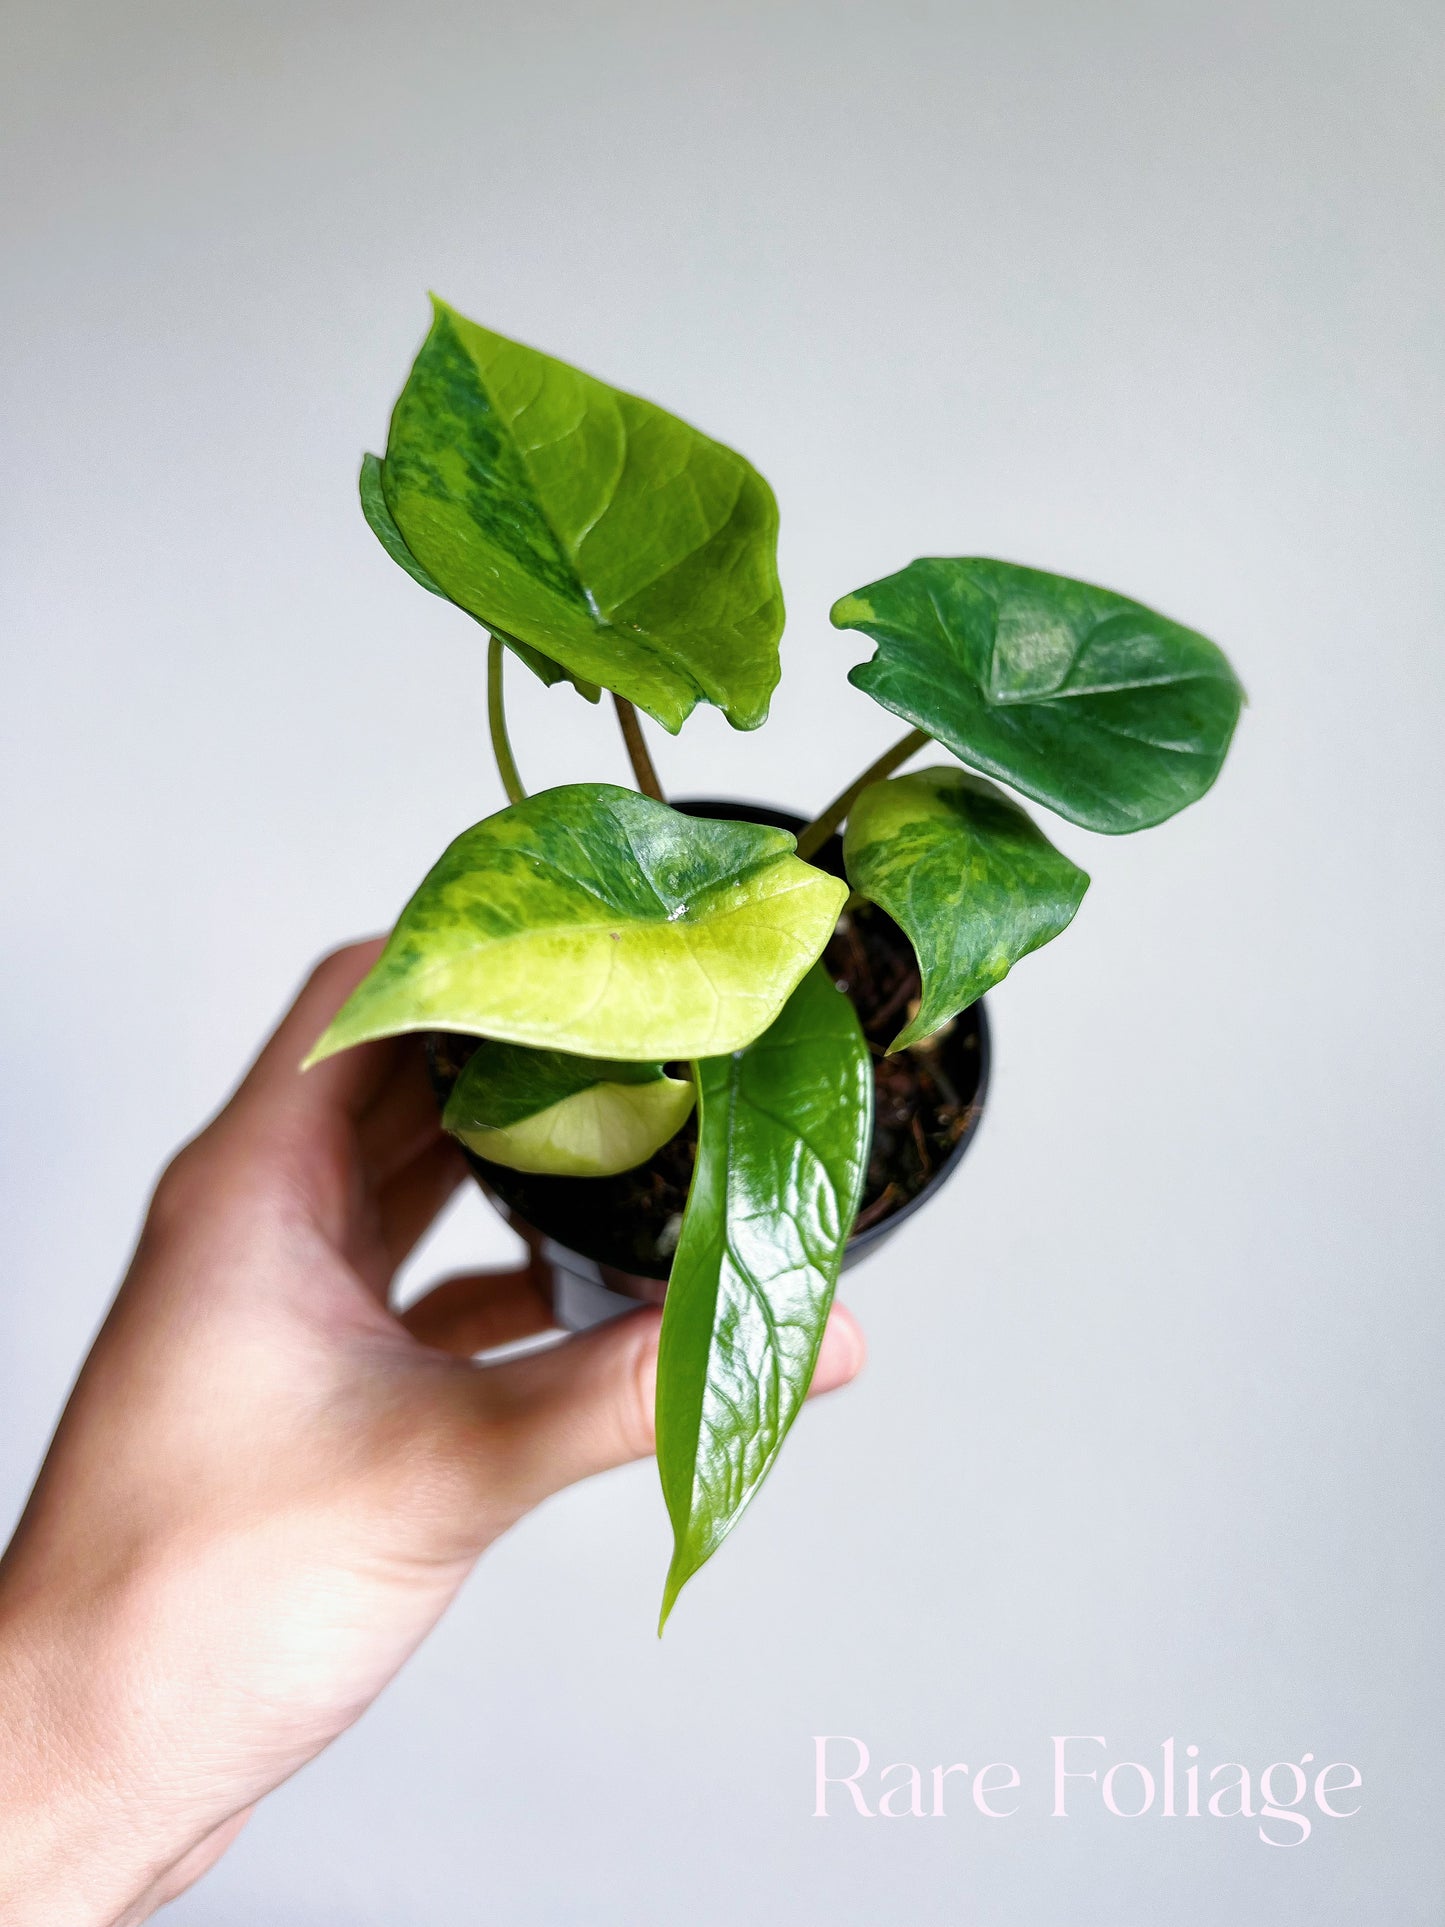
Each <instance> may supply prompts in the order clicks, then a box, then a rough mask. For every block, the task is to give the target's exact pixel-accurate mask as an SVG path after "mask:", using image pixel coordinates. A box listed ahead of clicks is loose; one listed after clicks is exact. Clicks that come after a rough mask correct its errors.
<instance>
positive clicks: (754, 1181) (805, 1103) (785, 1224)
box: [657, 966, 873, 1620]
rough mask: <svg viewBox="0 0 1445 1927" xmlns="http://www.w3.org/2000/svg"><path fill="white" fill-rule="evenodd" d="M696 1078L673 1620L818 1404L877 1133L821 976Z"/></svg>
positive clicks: (663, 1408) (837, 1005)
mask: <svg viewBox="0 0 1445 1927" xmlns="http://www.w3.org/2000/svg"><path fill="white" fill-rule="evenodd" d="M695 1074H696V1077H697V1086H698V1148H697V1167H696V1172H695V1175H694V1177H693V1181H692V1189H691V1191H690V1192H689V1194H688V1201H687V1210H686V1212H685V1214H684V1217H683V1224H682V1235H681V1238H680V1240H679V1242H678V1247H677V1254H676V1256H675V1257H674V1259H673V1263H672V1275H671V1279H670V1281H669V1284H668V1288H667V1299H666V1303H665V1306H664V1310H663V1318H662V1340H661V1349H660V1352H659V1356H658V1372H657V1460H658V1468H659V1471H660V1472H661V1475H662V1489H663V1494H664V1496H665V1498H666V1500H667V1509H668V1513H669V1515H670V1517H671V1519H672V1528H673V1539H674V1551H673V1558H672V1565H671V1568H670V1569H669V1571H668V1575H667V1585H666V1589H665V1592H664V1595H663V1605H662V1617H663V1619H664V1620H666V1618H667V1615H668V1613H669V1612H670V1611H671V1610H672V1606H673V1603H674V1601H675V1600H676V1598H677V1595H678V1593H679V1592H680V1591H681V1590H682V1588H683V1586H684V1585H686V1583H687V1581H688V1580H689V1579H690V1578H691V1577H692V1575H693V1574H694V1573H695V1572H696V1571H697V1570H698V1568H699V1567H700V1566H701V1565H702V1564H703V1563H704V1561H706V1560H707V1559H709V1558H710V1557H711V1556H712V1554H713V1553H714V1552H715V1551H716V1550H717V1548H718V1546H719V1545H720V1544H721V1543H722V1541H723V1539H724V1538H725V1537H726V1535H727V1533H728V1532H729V1531H730V1530H731V1529H732V1527H733V1526H734V1525H735V1524H736V1522H737V1519H738V1517H739V1515H740V1514H741V1512H742V1510H743V1508H744V1507H745V1506H746V1505H747V1503H748V1501H749V1500H750V1499H751V1498H752V1496H753V1494H754V1493H755V1492H756V1491H757V1489H758V1487H759V1486H760V1485H761V1484H762V1482H763V1480H764V1478H765V1477H766V1476H767V1473H768V1471H769V1468H770V1467H771V1466H772V1463H773V1460H774V1459H775V1458H776V1457H777V1455H778V1448H779V1447H780V1446H781V1444H782V1442H783V1439H784V1437H785V1436H786V1434H787V1430H788V1427H789V1426H790V1425H791V1424H792V1422H793V1419H794V1417H795V1416H796V1414H797V1411H798V1408H799V1406H800V1405H801V1404H802V1401H803V1398H804V1396H805V1394H806V1393H807V1390H808V1385H809V1382H810V1381H811V1379H812V1376H813V1367H814V1366H815V1364H816V1363H817V1359H818V1346H819V1344H820V1343H821V1342H822V1337H823V1327H824V1325H825V1324H826V1323H827V1320H828V1308H829V1306H830V1305H831V1303H832V1300H833V1288H834V1286H835V1284H836V1283H837V1279H838V1269H839V1266H840V1265H841V1264H842V1261H843V1248H844V1246H845V1245H846V1244H847V1242H848V1235H849V1233H850V1231H851V1230H852V1228H853V1219H854V1217H855V1216H856V1214H857V1210H858V1199H859V1196H860V1194H861V1191H862V1186H863V1176H864V1171H865V1169H866V1166H867V1160H868V1146H869V1141H870V1139H871V1137H872V1128H873V1072H872V1065H871V1061H870V1059H869V1055H868V1047H867V1045H866V1043H865V1042H864V1040H863V1033H862V1031H861V1029H860V1028H859V1024H858V1018H857V1015H856V1013H855V1011H854V1009H853V1006H852V1005H851V1004H850V1003H849V1002H848V1000H847V998H846V997H844V996H843V994H842V993H841V992H840V991H839V990H837V989H836V988H835V986H834V985H833V983H832V981H831V979H830V978H829V977H828V975H827V972H826V971H825V970H824V969H823V968H822V967H821V966H819V967H817V968H815V969H813V970H811V971H810V972H809V973H808V975H807V976H806V977H805V978H804V979H803V981H802V983H801V984H799V986H798V988H797V989H796V990H795V991H794V992H793V995H792V997H791V998H790V999H789V1001H788V1004H787V1006H786V1008H785V1009H784V1010H783V1013H782V1015H781V1016H780V1017H778V1019H777V1020H776V1022H775V1023H774V1024H773V1025H772V1027H771V1028H770V1029H769V1030H768V1031H766V1032H765V1033H764V1035H763V1036H761V1037H759V1038H758V1039H757V1041H756V1042H755V1043H753V1044H750V1045H748V1047H747V1048H746V1049H745V1050H740V1051H736V1052H734V1053H733V1054H732V1055H731V1056H728V1057H714V1058H711V1059H708V1060H706V1061H704V1062H702V1063H699V1064H698V1065H697V1066H696V1067H695Z"/></svg>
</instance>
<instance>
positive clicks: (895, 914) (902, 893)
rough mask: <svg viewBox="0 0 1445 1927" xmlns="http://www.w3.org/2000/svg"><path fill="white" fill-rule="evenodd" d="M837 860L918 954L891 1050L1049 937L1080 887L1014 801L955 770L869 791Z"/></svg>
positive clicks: (951, 1012)
mask: <svg viewBox="0 0 1445 1927" xmlns="http://www.w3.org/2000/svg"><path fill="white" fill-rule="evenodd" d="M843 861H844V864H845V866H846V868H847V871H848V881H849V882H850V883H851V884H852V885H853V888H854V889H855V890H857V891H858V892H859V893H860V895H862V896H865V897H867V898H868V899H869V901H870V902H873V903H876V904H877V905H878V906H879V907H880V908H881V909H883V910H886V911H887V912H888V914H889V916H890V917H892V918H893V920H894V922H895V923H897V924H901V925H902V927H903V929H904V930H905V931H906V932H907V933H908V936H909V938H910V940H911V941H912V944H913V948H914V950H915V951H916V952H917V955H918V964H919V969H920V971H921V972H922V976H923V994H922V998H921V1000H920V1003H919V1007H918V1011H917V1013H916V1015H915V1016H914V1017H912V1018H911V1019H910V1021H909V1022H908V1024H907V1025H906V1026H905V1028H904V1029H903V1030H902V1031H900V1033H899V1034H898V1036H897V1037H895V1038H894V1040H893V1044H892V1046H891V1048H892V1049H893V1050H903V1049H904V1048H905V1047H906V1046H907V1045H909V1044H916V1043H917V1042H918V1041H919V1039H920V1038H923V1037H928V1036H931V1035H932V1033H933V1032H934V1031H936V1030H937V1029H938V1027H939V1025H940V1024H943V1023H946V1022H947V1020H948V1019H949V1018H950V1017H953V1016H955V1015H956V1014H957V1013H958V1012H959V1011H960V1010H964V1009H966V1008H967V1006H968V1005H969V1004H971V1003H973V1002H974V1001H975V1000H976V999H977V998H979V997H981V996H982V995H983V993H984V992H985V991H986V990H988V989H990V988H991V987H992V986H993V985H994V984H996V983H998V982H1000V981H1001V979H1002V978H1004V977H1006V976H1007V975H1008V973H1009V970H1010V968H1011V966H1012V965H1014V964H1016V963H1017V962H1018V960H1019V958H1020V957H1026V956H1027V955H1028V953H1029V952H1030V951H1031V950H1037V949H1038V948H1039V946H1040V945H1041V944H1046V943H1048V942H1049V940H1050V938H1052V937H1056V936H1058V934H1059V932H1060V931H1061V930H1063V929H1065V928H1066V927H1067V925H1068V924H1069V923H1070V921H1071V920H1072V918H1073V915H1074V912H1075V911H1076V910H1077V909H1078V907H1079V905H1080V903H1081V902H1082V901H1083V896H1084V892H1085V890H1087V889H1088V887H1089V879H1088V877H1087V876H1086V875H1085V874H1084V872H1083V871H1082V870H1081V869H1079V868H1078V867H1077V865H1075V864H1073V863H1070V861H1069V859H1068V858H1067V857H1066V856H1064V855H1063V854H1062V853H1061V852H1060V851H1058V850H1056V849H1055V848H1054V846H1053V844H1052V843H1050V842H1049V840H1048V838H1047V837H1046V836H1044V835H1043V834H1042V832H1041V831H1040V830H1038V829H1037V828H1036V827H1035V826H1034V824H1033V823H1032V822H1031V821H1030V820H1029V818H1028V817H1027V816H1026V815H1025V814H1024V812H1023V811H1022V810H1021V809H1020V808H1019V807H1018V805H1017V804H1016V803H1014V802H1011V801H1010V799H1009V798H1008V797H1006V796H1005V795H1004V794H1003V793H1002V791H1000V790H997V789H995V788H994V786H993V784H992V783H987V782H985V781H984V780H983V778H982V777H979V776H970V775H969V773H968V772H967V771H966V770H961V769H949V768H939V769H925V770H919V771H917V772H916V773H915V774H913V775H911V776H896V777H894V778H893V780H892V781H891V782H887V783H873V784H870V786H869V787H868V788H867V789H866V790H864V792H863V794H862V795H861V796H860V797H859V798H858V800H857V802H856V803H855V804H854V805H853V808H852V811H851V813H850V815H849V818H848V828H847V832H846V834H845V836H844V839H843Z"/></svg>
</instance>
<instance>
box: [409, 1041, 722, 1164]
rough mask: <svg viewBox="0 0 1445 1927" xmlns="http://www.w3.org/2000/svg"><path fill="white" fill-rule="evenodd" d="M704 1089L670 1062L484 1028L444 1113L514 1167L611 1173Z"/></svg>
mask: <svg viewBox="0 0 1445 1927" xmlns="http://www.w3.org/2000/svg"><path fill="white" fill-rule="evenodd" d="M695 1096H696V1093H695V1091H694V1089H693V1086H692V1083H691V1081H690V1080H689V1079H687V1078H678V1077H669V1076H668V1075H667V1074H666V1072H665V1071H664V1069H663V1067H662V1065H661V1064H627V1063H622V1062H620V1061H618V1060H616V1059H614V1058H606V1057H573V1056H571V1055H570V1054H569V1053H568V1052H566V1051H556V1050H528V1049H527V1047H526V1046H525V1045H524V1044H503V1043H498V1042H497V1041H496V1040H495V1039H493V1038H487V1037H484V1038H483V1039H482V1041H481V1042H480V1043H479V1044H478V1045H477V1048H476V1049H475V1050H474V1051H473V1052H472V1054H471V1056H470V1057H469V1058H468V1059H467V1062H466V1065H465V1067H464V1068H463V1071H462V1074H461V1076H460V1077H459V1078H458V1079H457V1081H456V1083H455V1084H454V1085H453V1087H452V1094H451V1096H450V1098H449V1099H448V1100H447V1107H446V1110H445V1112H444V1113H443V1116H442V1123H443V1124H444V1125H445V1126H446V1128H447V1130H449V1131H450V1132H452V1133H453V1135H454V1136H456V1137H458V1138H460V1139H461V1141H462V1143H463V1144H465V1145H466V1147H467V1149H468V1150H470V1151H475V1153H476V1154H477V1156H478V1157H480V1158H487V1159H488V1160H490V1162H491V1163H493V1164H505V1165H506V1166H508V1168H509V1169H511V1170H513V1171H546V1172H551V1173H553V1174H554V1175H556V1176H558V1177H572V1178H608V1177H613V1176H615V1175H616V1174H617V1173H618V1172H619V1171H631V1170H632V1169H633V1168H634V1167H635V1166H637V1165H639V1164H643V1163H645V1162H646V1160H647V1159H648V1158H650V1157H651V1156H652V1154H653V1152H654V1151H657V1150H660V1149H661V1148H662V1146H663V1145H664V1144H666V1142H667V1140H668V1139H669V1138H670V1137H673V1136H675V1135H676V1133H677V1132H678V1131H680V1130H681V1129H682V1127H683V1125H684V1124H685V1123H686V1122H687V1119H688V1117H689V1116H690V1115H691V1113H692V1107H693V1102H694V1099H695Z"/></svg>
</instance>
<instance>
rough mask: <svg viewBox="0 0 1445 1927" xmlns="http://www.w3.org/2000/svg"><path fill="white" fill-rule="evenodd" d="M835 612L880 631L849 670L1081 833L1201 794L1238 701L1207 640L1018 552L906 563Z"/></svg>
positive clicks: (1170, 809) (878, 696)
mask: <svg viewBox="0 0 1445 1927" xmlns="http://www.w3.org/2000/svg"><path fill="white" fill-rule="evenodd" d="M832 617H833V622H834V624H835V625H836V626H837V627H838V628H840V629H861V630H862V631H863V632H864V634H865V635H868V636H871V637H872V638H873V640H874V641H875V642H876V643H877V644H878V652H877V654H876V655H875V656H874V657H873V658H872V660H871V661H869V662H866V663H861V664H859V666H858V667H857V668H856V669H854V670H852V671H851V672H850V674H849V678H848V680H849V681H850V682H852V683H854V684H856V685H857V687H858V688H859V689H865V690H867V692H868V694H869V695H870V696H872V697H874V699H875V700H876V701H878V702H880V703H882V705H883V707H884V708H885V709H891V710H892V711H893V712H894V713H895V714H896V715H899V716H905V717H907V719H908V720H909V721H910V722H911V723H915V724H917V726H918V727H919V728H920V729H925V730H927V731H928V733H929V735H930V736H935V737H937V739H938V741H939V742H940V743H943V744H944V745H945V746H946V747H947V748H949V749H951V750H952V751H953V753H954V755H955V756H958V757H960V758H961V759H962V760H963V761H964V762H965V763H969V764H971V765H972V766H973V767H974V768H975V769H980V770H983V771H985V772H986V773H987V774H988V775H990V776H996V777H998V778H999V779H1000V780H1001V781H1003V782H1005V783H1009V784H1011V785H1012V786H1013V787H1014V788H1015V789H1017V790H1022V791H1023V793H1024V795H1025V796H1032V797H1036V798H1037V799H1038V801H1039V802H1040V803H1046V804H1047V805H1048V807H1049V808H1050V809H1051V810H1057V811H1058V813H1059V815H1060V816H1066V817H1067V818H1068V819H1069V821H1070V822H1071V823H1081V824H1083V826H1084V827H1085V828H1086V829H1090V830H1104V831H1108V832H1111V833H1119V832H1121V831H1125V830H1142V829H1147V828H1148V827H1149V825H1150V824H1153V823H1162V822H1163V821H1164V819H1165V818H1166V817H1169V816H1173V814H1174V812H1175V811H1176V810H1182V809H1183V808H1184V806H1185V804H1187V803H1193V802H1194V801H1195V800H1196V799H1197V798H1198V797H1200V796H1202V795H1203V794H1204V792H1205V791H1206V790H1207V789H1208V788H1209V786H1210V784H1211V783H1212V782H1213V781H1214V779H1215V777H1216V776H1217V775H1218V774H1219V768H1220V765H1221V764H1222V763H1223V761H1224V755H1225V751H1226V750H1227V749H1228V748H1229V741H1230V737H1231V736H1232V735H1233V733H1234V725H1235V723H1236V721H1237V720H1238V717H1239V709H1240V704H1241V703H1242V701H1243V699H1244V697H1243V691H1242V690H1241V688H1240V686H1239V683H1238V681H1237V680H1236V678H1235V674H1234V671H1233V670H1232V669H1231V668H1230V666H1229V663H1228V661H1227V660H1226V658H1225V656H1224V654H1223V653H1222V651H1221V650H1219V649H1218V648H1216V646H1215V645H1214V644H1213V643H1212V642H1210V641H1208V640H1207V638H1206V637H1204V636H1200V635H1196V634H1195V633H1194V631H1193V630H1192V629H1183V628H1181V627H1180V626H1179V624H1178V623H1177V622H1170V621H1169V620H1168V619H1167V618H1166V617H1164V616H1160V615H1156V614H1155V613H1154V611H1153V610H1152V609H1146V608H1144V607H1143V605H1142V604H1141V603H1138V602H1130V601H1128V600H1127V599H1126V598H1125V597H1123V596H1119V595H1114V594H1113V593H1112V592H1111V591H1110V590H1108V589H1096V588H1093V587H1091V586H1090V585H1089V584H1088V583H1087V582H1074V581H1071V580H1070V579H1069V578H1068V577H1067V576H1061V575H1047V574H1045V573H1044V572H1043V571H1042V570H1040V569H1023V568H1018V567H1016V566H1015V565H1014V564H1013V563H1011V562H989V561H986V560H982V559H980V558H974V557H961V558H958V559H948V558H929V559H925V560H923V561H919V562H911V563H910V564H909V565H908V567H907V568H906V569H900V570H899V572H898V574H897V575H890V576H887V577H885V578H884V579H883V580H882V581H881V582H874V583H872V584H870V585H869V587H867V588H866V589H859V590H858V591H857V592H856V593H855V594H853V595H847V596H844V597H843V598H842V600H841V601H839V602H837V603H835V604H834V605H833V612H832Z"/></svg>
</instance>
